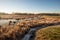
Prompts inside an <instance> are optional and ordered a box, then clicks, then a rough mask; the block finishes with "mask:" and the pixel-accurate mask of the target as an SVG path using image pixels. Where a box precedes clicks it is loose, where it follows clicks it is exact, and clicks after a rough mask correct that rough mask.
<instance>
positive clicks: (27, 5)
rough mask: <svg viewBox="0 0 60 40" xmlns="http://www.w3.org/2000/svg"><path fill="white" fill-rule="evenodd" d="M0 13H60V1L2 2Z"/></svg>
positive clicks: (25, 0) (8, 0)
mask: <svg viewBox="0 0 60 40" xmlns="http://www.w3.org/2000/svg"><path fill="white" fill-rule="evenodd" d="M0 12H5V13H12V12H22V13H26V12H27V13H60V0H0Z"/></svg>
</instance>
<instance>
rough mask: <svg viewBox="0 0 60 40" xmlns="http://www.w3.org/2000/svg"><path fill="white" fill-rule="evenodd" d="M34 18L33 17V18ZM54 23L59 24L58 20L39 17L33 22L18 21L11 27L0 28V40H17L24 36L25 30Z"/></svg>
mask: <svg viewBox="0 0 60 40" xmlns="http://www.w3.org/2000/svg"><path fill="white" fill-rule="evenodd" d="M33 17H34V16H33ZM54 22H60V21H59V19H55V18H51V17H45V16H43V17H40V16H39V18H38V19H37V20H35V19H33V18H32V20H25V21H20V22H18V23H17V24H15V25H14V26H13V27H11V26H9V25H7V26H5V28H3V27H1V28H0V40H8V39H9V40H18V39H20V38H21V36H23V35H24V33H25V32H26V31H27V29H29V28H31V27H34V25H41V24H45V23H54Z"/></svg>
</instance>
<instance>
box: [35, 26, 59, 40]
mask: <svg viewBox="0 0 60 40" xmlns="http://www.w3.org/2000/svg"><path fill="white" fill-rule="evenodd" d="M35 40H60V25H57V26H49V27H46V28H42V29H39V30H37V31H36V37H35Z"/></svg>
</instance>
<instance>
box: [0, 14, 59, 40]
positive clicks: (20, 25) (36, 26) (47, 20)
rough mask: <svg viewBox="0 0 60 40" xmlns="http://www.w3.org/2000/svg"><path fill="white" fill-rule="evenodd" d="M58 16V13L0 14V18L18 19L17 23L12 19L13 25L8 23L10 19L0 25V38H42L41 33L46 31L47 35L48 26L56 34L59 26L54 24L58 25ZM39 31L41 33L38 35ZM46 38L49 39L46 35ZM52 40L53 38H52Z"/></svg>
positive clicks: (20, 39) (15, 39) (7, 39)
mask: <svg viewBox="0 0 60 40" xmlns="http://www.w3.org/2000/svg"><path fill="white" fill-rule="evenodd" d="M59 18H60V15H59V16H57V15H56V16H55V15H53V16H51V15H46V14H43V15H42V14H19V15H18V14H0V20H5V19H6V20H9V19H14V20H17V21H18V22H17V23H16V22H15V21H14V25H13V24H12V25H11V24H10V23H11V21H9V23H8V24H7V25H5V26H2V25H0V40H44V39H43V37H42V34H44V33H46V32H47V33H48V35H49V33H50V31H49V30H50V27H51V30H52V31H53V30H56V31H54V32H56V33H57V35H58V34H59V33H58V32H59V31H58V30H59V28H60V27H57V26H56V25H60V19H59ZM52 26H54V27H52ZM48 27H49V29H48ZM45 28H46V31H45ZM40 30H41V31H40ZM43 30H44V31H43ZM47 30H48V31H47ZM35 32H36V33H35ZM40 33H42V34H41V35H40ZM52 33H53V32H52ZM52 33H51V35H52ZM29 35H30V36H29ZM46 36H47V35H46ZM52 36H55V35H52ZM52 36H51V37H52ZM44 37H45V36H44ZM57 37H58V38H57V39H59V36H57ZM52 38H53V37H52ZM46 40H51V39H50V37H47V38H46ZM52 40H54V38H53V39H52Z"/></svg>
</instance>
